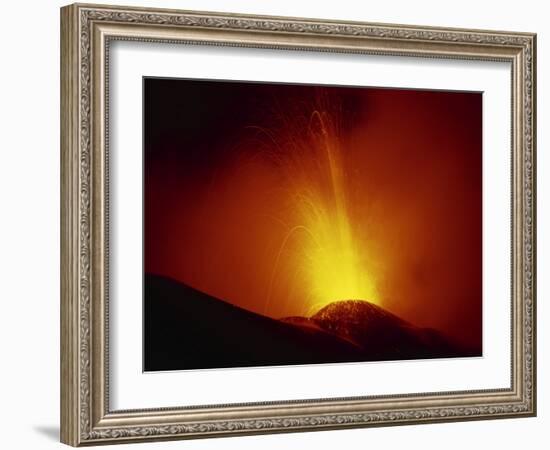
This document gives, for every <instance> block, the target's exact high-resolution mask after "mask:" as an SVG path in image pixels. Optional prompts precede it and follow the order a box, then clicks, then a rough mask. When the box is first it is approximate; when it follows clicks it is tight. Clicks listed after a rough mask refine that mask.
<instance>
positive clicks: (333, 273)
mask: <svg viewBox="0 0 550 450" xmlns="http://www.w3.org/2000/svg"><path fill="white" fill-rule="evenodd" d="M167 98H170V100H171V101H170V102H169V103H168V102H166V99H167ZM481 105H482V103H481V94H479V93H471V92H436V91H420V90H399V89H374V88H358V87H333V86H308V85H289V84H268V83H263V84H262V83H244V82H222V81H196V80H178V79H156V78H146V79H145V80H144V246H145V261H144V269H145V283H144V305H145V307H144V324H145V332H144V348H145V352H144V367H145V369H146V370H175V369H200V368H215V367H241V366H258V365H288V364H312V363H329V362H352V361H353V362H357V361H378V360H395V359H425V358H439V357H457V356H461V357H465V356H479V355H481V350H482V349H481V341H482V339H481V335H482V329H481V324H482V320H481V317H482V290H481V280H482V254H481V249H482V227H481V224H482V222H481V198H482V196H481V193H482V188H481V187H482V185H481V167H482V166H481V162H482V158H481V155H482V152H481V142H482V139H481Z"/></svg>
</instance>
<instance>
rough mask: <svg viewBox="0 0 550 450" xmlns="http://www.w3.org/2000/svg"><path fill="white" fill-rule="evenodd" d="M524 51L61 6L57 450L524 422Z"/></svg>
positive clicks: (528, 243)
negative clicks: (473, 422)
mask: <svg viewBox="0 0 550 450" xmlns="http://www.w3.org/2000/svg"><path fill="white" fill-rule="evenodd" d="M535 55H536V36H535V35H534V34H531V33H518V32H504V31H485V30H466V29H446V28H433V27H422V26H408V25H407V26H405V25H384V24H372V23H359V22H347V23H341V22H335V21H328V20H315V19H297V18H284V17H258V16H247V15H240V14H226V13H223V14H221V13H210V12H194V11H175V10H158V9H143V8H130V7H113V6H98V5H82V4H75V5H71V6H66V7H64V8H62V9H61V95H62V98H61V177H62V180H61V181H62V183H61V184H62V190H61V205H62V211H61V232H62V239H61V241H62V247H61V440H62V442H64V443H66V444H69V445H73V446H80V445H93V444H107V443H122V442H137V441H144V440H161V439H185V438H199V437H216V436H231V435H239V434H240V435H242V434H258V433H275V432H296V431H314V430H326V429H335V428H344V427H348V428H349V427H367V426H382V425H400V424H413V423H414V424H421V423H428V422H443V421H458V420H474V419H495V418H506V417H529V416H533V415H535V414H536V366H535V364H536V352H535V347H536V336H535V324H536V317H535V273H536V272H535V261H536V257H535V251H536V214H535V179H536V176H535V163H536V158H535V144H536V142H535V141H536V132H535V126H536V124H535V85H536V74H535V68H536V62H535Z"/></svg>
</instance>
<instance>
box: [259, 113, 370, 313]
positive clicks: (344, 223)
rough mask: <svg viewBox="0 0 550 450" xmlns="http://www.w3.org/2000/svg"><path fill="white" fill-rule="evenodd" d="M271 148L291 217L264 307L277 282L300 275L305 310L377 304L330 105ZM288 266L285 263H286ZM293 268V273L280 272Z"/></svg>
mask: <svg viewBox="0 0 550 450" xmlns="http://www.w3.org/2000/svg"><path fill="white" fill-rule="evenodd" d="M282 136H283V137H281V135H279V137H278V139H277V140H276V143H277V146H278V148H284V151H283V152H280V151H277V149H275V150H273V151H272V152H270V156H271V157H272V158H274V159H275V160H276V161H277V164H278V167H279V168H280V170H281V171H282V172H283V173H284V175H285V176H284V180H285V185H286V189H285V191H286V197H287V199H288V210H287V217H279V218H278V220H279V222H281V223H284V224H285V227H286V228H287V232H286V234H285V235H284V237H283V239H282V242H281V246H280V249H279V251H278V252H277V256H276V258H275V261H274V264H273V273H272V276H271V280H270V285H269V291H268V293H267V298H266V304H265V307H264V312H265V313H268V311H269V306H270V305H269V303H270V301H272V298H271V297H272V289H273V285H274V284H275V283H279V282H283V283H285V282H286V283H288V282H289V281H290V280H295V282H296V280H302V281H301V283H302V292H301V293H300V296H299V297H298V299H301V301H302V307H303V310H304V313H305V314H307V315H310V314H312V313H314V312H316V311H317V310H319V309H321V308H322V307H323V306H325V305H327V304H329V303H332V302H334V301H335V300H343V299H368V300H369V301H371V302H373V303H379V297H378V292H377V288H376V274H375V273H374V272H373V270H372V265H371V266H370V267H369V260H372V258H373V256H374V255H372V254H369V252H368V249H367V248H364V247H363V246H362V245H361V242H360V241H359V240H358V239H356V237H355V235H354V227H353V225H352V220H351V216H350V208H351V207H352V205H351V204H350V201H349V196H348V195H347V189H348V186H347V184H346V168H345V165H344V161H343V152H344V149H343V148H342V144H341V142H340V140H339V136H338V127H337V123H336V122H335V120H334V118H333V117H331V115H330V113H329V111H327V110H314V111H313V113H312V114H311V117H310V120H309V124H308V127H307V128H305V129H303V130H295V129H293V128H292V126H291V124H287V127H286V134H282ZM283 267H284V268H283ZM283 270H286V271H289V272H293V273H294V276H293V277H288V276H282V277H280V276H279V275H280V272H281V271H283Z"/></svg>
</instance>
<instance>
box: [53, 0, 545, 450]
mask: <svg viewBox="0 0 550 450" xmlns="http://www.w3.org/2000/svg"><path fill="white" fill-rule="evenodd" d="M116 41H134V42H148V43H157V44H161V45H163V44H166V45H168V44H170V45H173V44H182V45H197V44H199V45H209V46H216V47H220V48H224V47H237V48H254V49H269V50H273V51H277V50H293V51H296V52H297V53H300V52H328V53H336V54H338V53H342V54H343V53H348V54H349V53H352V54H357V55H383V56H387V57H403V56H407V57H412V58H417V59H418V61H420V63H421V62H422V61H427V60H428V59H437V60H460V61H464V62H466V63H468V62H471V63H474V62H475V61H495V62H505V63H508V64H509V65H510V70H511V73H510V79H511V85H510V91H509V95H510V99H511V117H510V124H511V126H510V130H511V134H510V136H511V138H510V142H511V149H510V148H507V149H503V153H502V155H503V159H506V158H510V155H511V173H510V179H509V181H510V183H509V189H510V192H511V202H510V203H511V205H510V216H511V223H502V224H501V225H502V227H503V228H505V229H506V230H507V233H508V236H510V237H511V238H510V239H509V241H508V242H503V245H510V251H511V264H510V265H511V268H510V273H511V286H510V292H511V295H510V297H511V298H503V299H501V300H499V301H502V302H509V303H506V304H507V305H508V304H509V306H510V323H509V329H510V340H511V345H510V353H511V354H510V365H509V367H508V369H507V370H508V371H509V373H507V375H509V378H510V381H511V382H510V385H509V386H507V387H502V386H498V387H495V388H494V389H493V388H489V389H469V390H458V391H437V390H428V391H426V392H421V393H418V392H407V393H405V394H402V393H400V394H392V395H364V393H362V392H357V395H356V396H352V397H345V398H342V397H338V396H330V395H329V396H325V397H324V398H322V399H317V398H312V399H306V400H303V399H285V400H281V401H265V399H262V398H258V399H257V401H255V402H252V403H251V402H242V401H241V402H235V403H230V404H214V405H211V404H208V405H198V406H197V405H194V404H181V405H178V406H176V407H173V406H172V405H159V406H158V407H156V408H141V409H123V410H118V409H114V408H113V407H112V405H111V401H110V397H111V395H112V392H111V391H110V390H111V389H112V386H110V384H109V379H110V369H109V366H110V363H111V361H112V360H111V358H112V357H113V355H111V354H110V351H109V349H110V346H109V339H110V331H109V330H110V328H109V318H110V316H109V303H110V297H109V286H110V282H111V281H112V280H110V278H109V274H110V272H109V265H108V261H109V257H110V253H109V252H110V245H109V208H110V203H109V186H110V183H111V182H112V181H113V180H111V179H110V176H112V175H113V174H112V173H111V174H110V172H109V157H110V155H109V133H110V128H109V127H110V122H109V96H110V95H112V92H110V91H109V87H110V84H109V64H110V60H109V58H110V48H111V45H112V44H113V43H114V42H116ZM535 87H536V35H534V34H531V33H517V32H504V31H485V30H467V29H446V28H433V27H422V26H405V25H384V24H374V23H359V22H348V23H341V22H335V21H328V20H315V19H298V18H285V17H259V16H248V15H240V14H226V13H209V12H194V11H177V10H162V9H144V8H130V7H115V6H106V5H86V4H74V5H70V6H66V7H63V8H62V9H61V441H62V442H64V443H66V444H69V445H72V446H81V445H97V444H113V443H124V442H138V441H148V440H163V439H192V438H199V437H203V438H204V437H217V436H232V435H247V434H262V433H277V432H298V431H314V430H327V429H338V428H351V427H370V426H382V425H400V424H422V423H434V422H446V421H459V420H476V419H496V418H509V417H530V416H534V415H535V414H536V334H535V330H536V308H535V306H536V305H535V299H536V267H535V265H536V211H535V205H536V186H535V180H536V156H535V147H536V118H535V106H536V91H535ZM138 150H139V149H138ZM138 154H139V151H138ZM136 157H139V156H136ZM136 301H138V302H139V301H141V300H140V299H137V300H136ZM485 319H486V320H491V318H490V317H488V318H485ZM153 376H154V375H153ZM266 389H267V387H266Z"/></svg>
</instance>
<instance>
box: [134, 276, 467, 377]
mask: <svg viewBox="0 0 550 450" xmlns="http://www.w3.org/2000/svg"><path fill="white" fill-rule="evenodd" d="M144 288H145V289H144V370H146V371H158V370H182V369H207V368H227V367H249V366H276V365H291V364H319V363H337V362H358V361H379V360H396V359H416V358H438V357H452V356H473V355H471V354H469V353H468V352H465V351H464V350H463V349H459V348H458V347H457V346H455V345H453V344H452V343H451V342H450V341H449V340H448V339H446V338H445V337H444V336H443V335H441V334H440V333H438V332H437V331H435V330H429V329H423V328H418V327H415V326H413V325H411V324H409V323H407V322H405V321H403V320H401V319H400V318H399V317H397V316H395V315H393V314H391V313H389V312H387V311H385V310H383V309H382V308H380V307H378V306H375V305H373V304H371V303H369V302H366V301H341V302H335V303H332V304H330V305H328V306H326V307H324V308H323V309H321V310H320V311H318V312H317V313H316V314H315V315H313V316H312V317H310V318H305V317H289V318H284V319H281V320H276V319H271V318H268V317H265V316H262V315H259V314H256V313H253V312H251V311H247V310H245V309H242V308H239V307H236V306H233V305H231V304H229V303H227V302H224V301H222V300H219V299H217V298H214V297H212V296H209V295H207V294H204V293H202V292H200V291H198V290H196V289H193V288H191V287H189V286H186V285H184V284H182V283H179V282H177V281H174V280H172V279H169V278H165V277H161V276H156V275H146V276H145V281H144Z"/></svg>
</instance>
